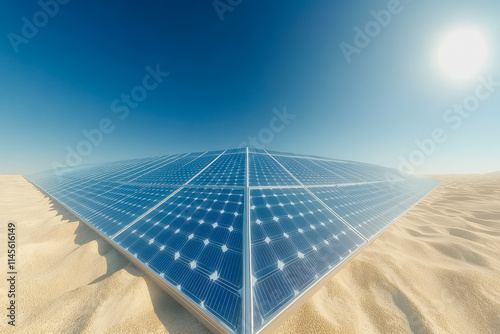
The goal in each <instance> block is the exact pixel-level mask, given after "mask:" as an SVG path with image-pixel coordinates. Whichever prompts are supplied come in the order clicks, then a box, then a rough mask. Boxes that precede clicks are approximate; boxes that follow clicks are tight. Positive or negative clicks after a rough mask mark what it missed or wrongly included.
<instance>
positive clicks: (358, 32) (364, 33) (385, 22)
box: [339, 0, 412, 64]
mask: <svg viewBox="0 0 500 334" xmlns="http://www.w3.org/2000/svg"><path fill="white" fill-rule="evenodd" d="M408 1H412V0H408ZM403 9H404V7H403V5H402V4H401V2H400V1H399V0H389V2H388V3H387V9H382V10H380V11H375V10H372V11H370V15H371V17H372V18H373V20H371V21H369V22H368V23H366V24H365V26H364V29H361V28H360V27H358V26H356V27H354V32H355V34H354V38H353V43H352V44H349V43H346V42H342V43H340V45H339V47H340V50H341V51H342V54H343V55H344V57H345V59H346V60H347V63H349V64H350V63H351V62H352V57H353V56H354V55H355V54H357V55H359V54H360V53H361V51H362V50H364V49H366V48H367V47H368V46H369V45H370V44H371V42H372V40H373V39H374V38H376V37H378V36H379V35H380V34H381V33H382V30H383V29H385V28H387V27H388V26H389V24H391V22H392V20H393V17H394V16H396V15H399V14H401V13H402V12H403Z"/></svg>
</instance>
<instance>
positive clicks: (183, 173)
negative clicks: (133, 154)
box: [29, 149, 439, 333]
mask: <svg viewBox="0 0 500 334" xmlns="http://www.w3.org/2000/svg"><path fill="white" fill-rule="evenodd" d="M29 180H30V181H32V182H33V183H34V184H35V185H37V186H39V187H40V188H41V189H43V190H44V191H45V192H46V193H47V194H49V195H50V196H52V197H53V198H55V199H56V200H57V201H59V202H60V203H61V204H63V205H64V206H65V207H67V208H68V209H69V210H71V211H72V212H74V213H75V214H76V215H78V216H79V217H80V218H82V220H84V221H85V222H86V223H87V224H89V225H90V226H91V227H92V228H94V229H95V230H96V231H98V232H99V233H101V235H102V236H103V237H105V238H106V239H107V240H108V241H109V242H110V243H111V244H112V245H113V246H115V247H117V248H118V249H119V250H121V251H122V252H124V253H125V254H126V255H127V256H129V258H131V259H133V260H135V261H134V262H135V263H136V264H137V263H138V264H139V266H140V267H141V268H142V269H144V270H145V271H146V272H147V273H148V274H149V275H151V276H153V277H155V278H156V279H159V280H160V281H161V282H162V283H163V284H164V286H166V287H168V289H167V291H168V292H169V293H171V294H173V295H174V297H176V298H177V299H178V300H180V301H181V302H182V303H183V304H184V305H187V306H189V307H188V309H190V310H191V311H193V310H194V314H195V315H197V316H198V317H199V318H201V320H203V321H204V322H205V323H206V324H207V325H209V326H210V327H211V328H212V329H214V330H216V331H220V332H228V333H254V332H255V333H256V332H263V331H265V330H267V329H269V328H270V325H271V324H273V321H274V320H275V319H276V318H277V317H278V316H280V315H281V314H282V313H283V312H284V311H286V310H287V309H289V308H290V306H292V305H293V304H294V301H296V300H297V299H298V298H301V297H302V296H303V295H305V294H306V293H307V292H308V291H309V290H310V288H311V287H312V286H314V285H315V284H318V283H319V282H320V281H322V280H323V279H324V278H325V277H326V276H327V275H328V274H329V273H331V272H332V271H333V270H334V269H335V268H337V267H338V266H339V265H341V264H342V263H344V262H345V261H346V260H347V259H349V258H351V257H352V256H353V255H354V254H355V253H356V252H357V251H358V250H360V249H361V248H362V247H363V246H364V245H366V244H367V243H368V242H370V241H371V240H373V239H374V238H375V237H376V236H377V235H378V234H380V233H381V232H382V231H383V230H384V229H385V228H386V227H387V226H389V225H390V224H391V223H392V222H394V221H395V220H396V219H397V218H398V217H399V216H401V215H402V214H403V213H404V212H406V211H407V210H408V209H410V208H411V207H412V206H414V205H415V204H416V203H417V202H418V201H419V200H421V199H422V198H423V197H424V196H425V195H426V194H427V193H429V192H430V191H432V190H433V189H434V188H435V187H436V186H437V185H438V184H439V181H438V180H435V179H431V178H422V177H413V176H412V177H411V176H402V175H399V174H398V173H397V172H396V171H394V170H392V169H387V168H383V167H379V166H374V165H369V164H362V163H357V162H347V161H339V160H334V159H329V158H321V157H313V156H305V155H295V154H290V153H281V152H271V151H266V150H259V149H233V150H226V151H215V152H203V153H190V154H177V155H167V156H161V157H154V158H146V159H134V160H127V161H119V162H111V163H104V164H92V165H84V166H76V167H68V168H65V169H63V170H59V171H48V172H44V173H39V174H36V175H32V176H30V177H29ZM200 314H201V315H202V316H200Z"/></svg>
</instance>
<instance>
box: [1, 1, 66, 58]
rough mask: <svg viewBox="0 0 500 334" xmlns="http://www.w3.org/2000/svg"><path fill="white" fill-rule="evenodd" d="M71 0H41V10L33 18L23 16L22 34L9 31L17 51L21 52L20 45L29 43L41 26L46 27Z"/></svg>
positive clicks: (13, 46) (11, 43) (39, 4)
mask: <svg viewBox="0 0 500 334" xmlns="http://www.w3.org/2000/svg"><path fill="white" fill-rule="evenodd" d="M69 2H70V0H46V1H43V0H40V1H38V6H40V8H41V10H39V11H37V12H35V13H34V14H33V16H32V17H31V20H30V19H28V18H27V17H26V16H23V17H22V18H21V21H22V23H23V24H22V26H21V34H16V33H14V32H12V31H11V32H9V33H8V34H7V38H8V39H9V42H10V45H11V46H12V48H13V49H14V52H15V53H19V46H20V45H21V44H28V42H29V41H30V40H31V39H33V38H35V36H36V35H38V31H39V29H40V28H43V27H45V26H46V25H47V24H48V23H49V20H50V19H51V18H53V17H54V16H56V15H57V14H59V10H60V6H61V5H67V4H68V3H69Z"/></svg>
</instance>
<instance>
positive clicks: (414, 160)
mask: <svg viewBox="0 0 500 334" xmlns="http://www.w3.org/2000/svg"><path fill="white" fill-rule="evenodd" d="M498 87H500V82H499V81H494V78H493V74H490V75H489V76H488V77H487V78H486V77H484V76H482V77H480V78H479V83H478V84H477V86H476V88H475V89H474V92H473V93H472V94H470V95H468V96H466V97H465V98H464V99H463V100H462V101H461V102H460V103H455V104H453V106H452V107H451V108H448V109H446V110H445V111H444V113H443V116H442V118H443V122H444V123H445V124H446V125H447V128H446V127H436V128H434V129H433V130H432V131H431V132H430V136H429V137H427V138H424V139H416V140H415V141H414V143H415V146H416V148H415V149H414V150H413V151H411V152H410V153H409V154H408V155H405V156H403V155H400V156H399V157H398V159H399V167H398V170H399V172H400V173H402V174H413V173H415V172H416V170H417V168H418V167H421V166H422V165H423V164H424V163H425V161H426V160H427V159H428V158H429V157H430V156H432V155H433V154H434V153H435V152H436V149H437V147H438V146H439V145H441V144H443V143H445V142H446V141H447V140H448V138H449V133H450V131H456V130H458V129H460V128H461V126H462V124H463V122H464V120H466V119H468V118H469V117H471V116H472V114H473V113H474V112H476V111H478V110H479V108H480V107H481V103H482V102H484V101H486V100H487V99H489V98H490V97H491V96H492V95H493V94H494V93H495V92H496V90H497V89H498Z"/></svg>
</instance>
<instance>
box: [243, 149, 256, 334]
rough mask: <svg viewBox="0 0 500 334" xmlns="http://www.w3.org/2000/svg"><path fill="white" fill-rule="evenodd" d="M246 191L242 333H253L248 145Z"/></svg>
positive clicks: (246, 150) (246, 151)
mask: <svg viewBox="0 0 500 334" xmlns="http://www.w3.org/2000/svg"><path fill="white" fill-rule="evenodd" d="M245 153H246V158H245V160H246V161H245V193H244V197H243V198H244V200H245V204H244V212H243V215H244V216H243V252H242V253H243V261H242V263H243V276H242V279H243V281H242V284H243V289H242V294H241V299H242V308H241V310H242V312H241V314H242V319H241V324H242V329H241V333H242V334H252V333H253V288H252V231H251V229H250V187H249V170H248V158H249V154H248V147H247V148H246V149H245Z"/></svg>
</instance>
